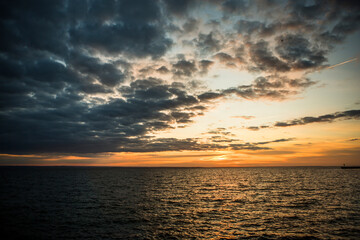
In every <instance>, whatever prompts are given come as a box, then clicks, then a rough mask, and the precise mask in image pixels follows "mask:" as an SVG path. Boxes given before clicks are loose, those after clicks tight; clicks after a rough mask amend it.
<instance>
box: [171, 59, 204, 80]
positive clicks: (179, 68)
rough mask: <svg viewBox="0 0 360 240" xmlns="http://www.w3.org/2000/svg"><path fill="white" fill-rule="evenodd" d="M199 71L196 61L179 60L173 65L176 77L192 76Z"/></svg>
mask: <svg viewBox="0 0 360 240" xmlns="http://www.w3.org/2000/svg"><path fill="white" fill-rule="evenodd" d="M197 71H198V69H197V67H196V63H195V61H187V60H179V61H178V62H176V63H174V64H173V65H172V72H173V74H174V75H175V76H176V77H191V76H192V75H193V74H194V73H196V72H197Z"/></svg>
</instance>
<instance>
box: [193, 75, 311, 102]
mask: <svg viewBox="0 0 360 240" xmlns="http://www.w3.org/2000/svg"><path fill="white" fill-rule="evenodd" d="M314 84H315V82H313V81H312V80H310V79H308V78H295V79H290V78H287V77H281V76H278V75H269V76H266V77H258V78H256V79H255V80H254V81H253V83H252V84H250V85H240V86H238V87H234V88H228V89H224V90H220V91H217V92H205V93H202V94H200V95H198V98H199V99H200V100H201V101H209V100H214V99H218V98H221V97H224V96H228V95H232V94H235V95H237V96H238V97H241V98H244V99H249V100H256V99H270V100H284V99H286V98H288V97H290V96H292V95H296V94H299V93H300V92H302V91H303V90H304V89H306V88H307V87H310V86H312V85H314Z"/></svg>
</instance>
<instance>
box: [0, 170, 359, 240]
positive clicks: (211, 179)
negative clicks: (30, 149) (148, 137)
mask: <svg viewBox="0 0 360 240" xmlns="http://www.w3.org/2000/svg"><path fill="white" fill-rule="evenodd" d="M0 180H1V183H0V220H1V222H2V223H3V224H2V228H3V229H5V230H4V232H3V233H4V234H5V233H6V234H10V236H12V237H13V238H29V237H32V238H33V239H63V238H66V239H75V238H91V239H94V238H97V239H117V238H118V239H189V238H191V239H199V238H200V239H209V238H214V239H221V238H229V239H239V238H241V239H244V238H262V239H272V238H276V239H278V238H284V239H287V238H290V239H299V238H319V239H323V238H325V239H328V238H332V239H333V238H336V239H339V238H340V239H341V238H344V239H346V238H350V239H354V238H357V237H358V236H360V227H359V226H360V170H357V169H354V170H343V169H340V168H91V167H89V168H87V167H84V168H83V167H72V168H71V167H1V168H0ZM3 233H2V234H3Z"/></svg>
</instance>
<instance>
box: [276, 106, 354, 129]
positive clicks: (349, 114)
mask: <svg viewBox="0 0 360 240" xmlns="http://www.w3.org/2000/svg"><path fill="white" fill-rule="evenodd" d="M338 119H339V120H340V119H342V120H347V119H360V110H349V111H344V112H336V113H332V114H326V115H321V116H319V117H303V118H299V119H294V120H290V121H286V122H276V123H275V124H274V126H275V127H290V126H296V125H306V124H310V123H319V122H332V121H334V120H338Z"/></svg>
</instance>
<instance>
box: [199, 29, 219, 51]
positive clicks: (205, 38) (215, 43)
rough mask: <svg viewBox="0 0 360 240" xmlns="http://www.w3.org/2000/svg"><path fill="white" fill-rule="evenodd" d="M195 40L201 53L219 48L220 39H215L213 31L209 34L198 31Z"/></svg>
mask: <svg viewBox="0 0 360 240" xmlns="http://www.w3.org/2000/svg"><path fill="white" fill-rule="evenodd" d="M195 42H196V46H197V47H198V48H199V49H200V51H201V53H202V54H212V53H214V52H217V51H219V50H220V48H221V41H220V40H219V39H217V37H216V36H215V34H214V32H210V33H209V34H202V33H200V34H199V37H198V38H197V39H196V40H195Z"/></svg>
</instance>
